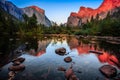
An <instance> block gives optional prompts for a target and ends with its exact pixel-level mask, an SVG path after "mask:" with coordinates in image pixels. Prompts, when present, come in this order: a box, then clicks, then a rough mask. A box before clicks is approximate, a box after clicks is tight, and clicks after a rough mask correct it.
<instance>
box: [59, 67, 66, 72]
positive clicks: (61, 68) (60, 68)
mask: <svg viewBox="0 0 120 80" xmlns="http://www.w3.org/2000/svg"><path fill="white" fill-rule="evenodd" d="M57 70H58V71H66V69H65V68H64V67H59V68H58V69H57Z"/></svg>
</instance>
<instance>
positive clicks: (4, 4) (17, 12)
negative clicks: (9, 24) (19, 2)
mask: <svg viewBox="0 0 120 80" xmlns="http://www.w3.org/2000/svg"><path fill="white" fill-rule="evenodd" d="M0 8H2V9H4V10H5V11H6V12H7V13H9V14H10V15H12V16H14V17H15V18H17V19H18V20H20V21H24V18H23V15H24V14H26V15H27V16H28V17H31V16H32V15H33V14H35V15H36V17H37V21H38V24H43V25H45V26H51V21H50V20H49V19H48V18H47V17H46V15H45V10H43V9H41V8H39V7H37V6H30V7H25V8H18V7H17V6H16V5H14V4H13V3H12V2H10V1H6V0H0Z"/></svg>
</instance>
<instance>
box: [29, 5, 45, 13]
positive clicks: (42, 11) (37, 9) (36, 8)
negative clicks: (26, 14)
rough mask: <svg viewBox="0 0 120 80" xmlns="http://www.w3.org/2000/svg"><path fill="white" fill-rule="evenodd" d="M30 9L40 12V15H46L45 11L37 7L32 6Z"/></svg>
mask: <svg viewBox="0 0 120 80" xmlns="http://www.w3.org/2000/svg"><path fill="white" fill-rule="evenodd" d="M30 8H33V9H35V10H36V11H38V12H40V13H42V14H45V11H44V10H43V9H41V8H39V7H37V6H30Z"/></svg>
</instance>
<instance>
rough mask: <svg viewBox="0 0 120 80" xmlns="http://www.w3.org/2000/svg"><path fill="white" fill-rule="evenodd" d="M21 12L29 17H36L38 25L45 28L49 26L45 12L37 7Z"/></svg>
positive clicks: (24, 9) (27, 8)
mask: <svg viewBox="0 0 120 80" xmlns="http://www.w3.org/2000/svg"><path fill="white" fill-rule="evenodd" d="M22 10H23V12H24V13H25V14H26V15H27V16H28V17H31V16H32V15H33V14H35V15H36V17H37V21H38V24H43V25H45V26H51V22H50V20H49V19H48V18H47V17H46V16H45V11H44V10H43V9H41V8H39V7H37V6H30V7H26V8H23V9H22Z"/></svg>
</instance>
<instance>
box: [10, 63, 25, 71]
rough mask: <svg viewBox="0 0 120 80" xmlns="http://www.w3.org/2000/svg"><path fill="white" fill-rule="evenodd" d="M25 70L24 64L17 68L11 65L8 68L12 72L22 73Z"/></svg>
mask: <svg viewBox="0 0 120 80" xmlns="http://www.w3.org/2000/svg"><path fill="white" fill-rule="evenodd" d="M24 69H25V65H23V64H20V65H16V66H14V65H11V66H9V67H8V70H10V71H22V70H24Z"/></svg>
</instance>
